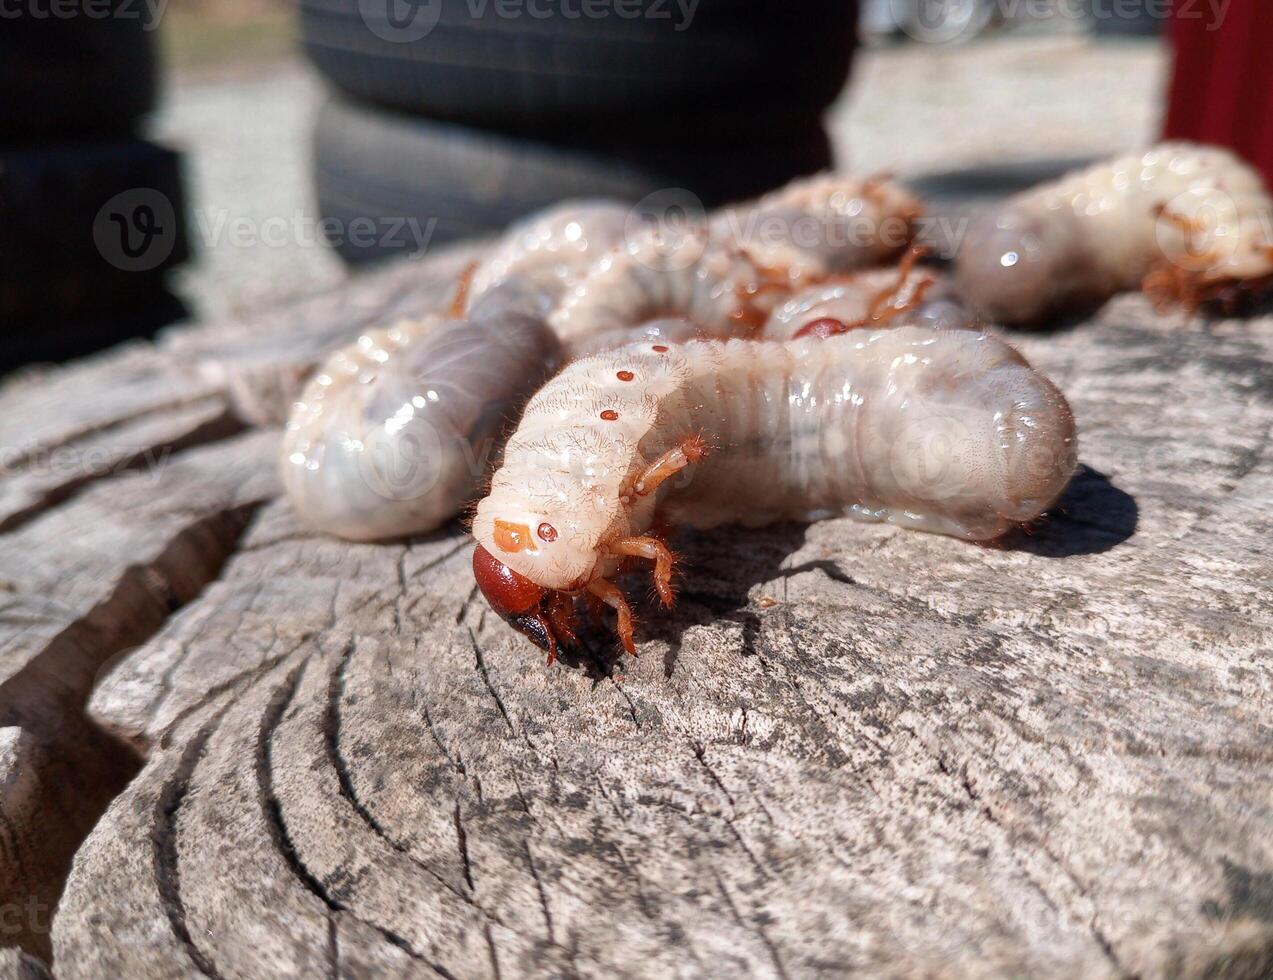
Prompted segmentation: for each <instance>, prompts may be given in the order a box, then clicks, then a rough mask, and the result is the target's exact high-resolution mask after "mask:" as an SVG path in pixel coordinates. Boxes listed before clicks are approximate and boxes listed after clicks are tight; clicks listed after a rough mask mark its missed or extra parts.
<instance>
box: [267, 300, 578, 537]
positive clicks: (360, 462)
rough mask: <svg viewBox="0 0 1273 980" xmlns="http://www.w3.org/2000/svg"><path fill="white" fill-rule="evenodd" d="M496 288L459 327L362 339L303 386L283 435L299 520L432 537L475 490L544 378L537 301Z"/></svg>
mask: <svg viewBox="0 0 1273 980" xmlns="http://www.w3.org/2000/svg"><path fill="white" fill-rule="evenodd" d="M515 285H516V284H515V283H510V284H506V285H504V286H502V287H500V288H498V289H494V290H492V291H491V292H489V293H487V294H486V296H484V297H483V298H482V299H480V300H479V301H477V303H475V304H474V306H473V309H472V311H471V312H470V314H469V318H468V320H467V321H462V320H449V319H444V318H442V317H431V318H428V319H423V320H417V321H411V322H404V323H400V324H398V325H396V326H392V327H388V328H386V329H381V330H373V331H369V332H368V333H366V334H364V335H363V336H361V337H359V338H358V340H357V341H356V342H355V343H354V344H352V345H350V346H349V347H347V348H345V349H344V350H341V351H339V352H337V353H336V354H334V355H333V356H332V357H331V358H330V359H329V360H328V361H327V362H326V363H325V364H324V365H323V366H322V367H321V368H320V369H319V370H318V372H317V373H316V374H315V375H314V377H313V378H311V379H310V381H309V383H308V384H307V385H306V387H305V390H304V392H303V393H302V394H301V397H300V400H299V401H298V402H297V403H296V404H295V406H294V407H293V411H292V415H291V418H290V419H289V420H288V422H287V427H286V430H285V432H284V437H283V449H282V462H281V472H282V479H283V485H284V487H285V489H286V490H287V493H288V496H289V497H290V498H291V500H292V502H293V504H294V505H295V507H296V510H297V513H298V514H299V516H300V518H301V519H302V521H304V523H306V524H307V525H309V526H311V527H314V528H316V529H318V530H321V531H325V532H327V533H329V534H334V535H336V536H338V537H342V538H347V539H350V540H355V541H367V540H376V539H379V538H387V537H398V536H400V535H403V534H411V533H417V532H423V531H428V530H432V529H433V528H435V527H437V526H438V525H440V524H441V523H443V522H444V521H446V520H449V519H450V518H452V517H454V516H455V514H456V513H458V512H459V511H460V509H461V508H462V507H463V506H464V505H465V504H467V503H469V502H470V501H472V500H473V499H474V498H475V497H476V496H477V495H478V493H479V487H480V485H481V481H482V479H483V477H484V476H485V474H486V472H487V468H488V465H487V464H488V458H489V457H490V455H491V452H492V450H493V448H494V443H495V440H496V439H497V438H498V437H499V436H500V435H501V433H502V430H503V429H504V427H505V425H506V424H507V423H508V422H509V420H511V419H512V418H515V417H516V414H517V411H518V409H519V408H520V407H521V405H522V403H523V401H524V400H525V398H526V397H527V396H528V395H529V394H530V393H531V392H532V391H533V390H534V389H535V387H536V385H538V384H539V383H540V382H541V381H542V380H543V378H544V377H545V376H546V375H547V374H548V373H549V370H550V368H551V366H552V365H553V364H554V363H555V359H556V357H557V350H558V345H557V341H556V338H555V337H554V336H553V334H552V332H551V331H550V330H549V329H548V327H547V326H546V325H545V323H544V322H543V319H542V318H541V317H539V316H537V315H535V313H534V312H533V311H534V310H535V308H536V307H537V299H536V296H537V294H536V293H535V291H534V290H531V289H519V288H514V287H515Z"/></svg>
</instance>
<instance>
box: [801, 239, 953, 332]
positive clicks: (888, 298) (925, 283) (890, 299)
mask: <svg viewBox="0 0 1273 980" xmlns="http://www.w3.org/2000/svg"><path fill="white" fill-rule="evenodd" d="M927 251H928V250H927V249H926V248H923V247H916V248H912V249H911V250H910V251H908V252H907V253H906V255H905V256H904V257H903V258H902V261H901V262H900V263H899V265H898V267H897V279H896V280H895V281H893V282H891V283H889V284H888V285H887V286H885V287H884V288H883V289H881V290H879V291H878V292H876V293H875V294H874V295H873V296H872V297H871V299H870V302H869V303H868V304H867V309H866V315H865V316H864V317H862V318H861V319H859V320H855V321H853V322H851V323H846V322H845V321H843V320H837V319H835V318H834V317H820V318H819V319H816V320H811V321H809V322H808V323H806V324H805V325H804V326H803V327H801V328H800V329H799V330H797V331H796V332H795V333H794V334H793V335H792V339H793V340H795V339H799V338H801V337H821V338H826V337H834V336H835V335H836V334H841V333H848V332H849V331H850V330H857V329H858V328H860V327H883V326H885V325H887V324H888V323H889V322H890V321H891V320H894V319H896V318H897V317H899V316H902V315H903V314H905V313H909V312H910V311H911V310H914V309H916V308H917V307H918V306H920V304H922V303H923V302H924V296H925V294H926V293H927V292H928V290H929V289H930V288H931V287H932V286H933V284H934V283H935V282H936V280H935V279H934V278H933V277H932V276H928V275H922V276H920V277H919V278H918V279H917V280H916V281H915V282H914V283H912V282H911V274H912V273H913V272H914V271H915V264H916V263H917V262H918V261H919V260H920V259H921V258H923V257H924V255H925V254H926V252H927Z"/></svg>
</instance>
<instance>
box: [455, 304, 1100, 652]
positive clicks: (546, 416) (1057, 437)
mask: <svg viewBox="0 0 1273 980" xmlns="http://www.w3.org/2000/svg"><path fill="white" fill-rule="evenodd" d="M1076 451H1077V442H1076V437H1075V432H1074V422H1073V417H1072V416H1071V414H1070V410H1069V407H1068V405H1067V404H1066V402H1065V399H1064V397H1063V396H1062V395H1061V393H1060V392H1059V391H1058V390H1057V389H1056V388H1055V387H1054V386H1053V385H1052V383H1051V382H1050V381H1048V380H1047V379H1046V378H1045V377H1043V376H1042V375H1040V374H1038V373H1037V372H1035V371H1034V370H1032V369H1031V368H1030V366H1029V365H1028V364H1027V363H1026V362H1025V360H1024V359H1023V358H1022V357H1021V356H1020V355H1019V354H1018V353H1017V352H1016V351H1015V350H1013V349H1012V348H1011V347H1009V346H1008V345H1007V344H1005V343H1003V342H1002V341H1000V340H998V339H996V338H994V337H992V336H989V335H987V334H984V333H977V332H973V331H965V330H933V329H928V328H922V327H897V328H893V329H885V330H855V331H850V332H846V333H842V334H839V335H836V336H831V337H828V338H826V339H821V338H816V337H809V338H805V339H802V340H795V341H789V342H786V343H775V342H757V341H740V340H733V341H727V342H721V341H691V342H689V343H686V344H682V345H672V344H661V343H655V344H651V343H640V344H634V345H632V346H629V347H625V348H621V349H619V350H615V351H611V352H607V353H603V354H599V355H596V356H593V357H587V358H583V359H581V360H578V361H575V362H574V363H572V364H570V365H569V366H568V367H567V368H566V369H565V370H564V371H562V372H561V374H559V375H558V376H557V377H556V378H554V379H553V380H552V381H551V382H549V383H548V384H547V385H546V386H545V387H544V388H542V389H541V390H540V391H539V392H538V393H537V394H536V395H535V396H534V398H533V399H531V402H530V403H529V405H527V407H526V411H525V413H524V414H523V416H522V419H521V422H520V424H519V426H518V428H517V431H516V432H515V433H514V434H513V436H512V437H511V438H510V439H509V442H508V444H507V446H506V447H505V453H504V461H503V465H502V466H501V467H500V468H499V469H498V470H497V471H496V473H495V475H494V477H493V479H492V483H491V488H490V492H489V495H488V496H487V497H486V498H485V499H483V500H482V501H481V502H480V503H479V504H478V508H477V514H476V518H475V520H474V523H473V536H474V538H475V539H476V541H477V545H478V547H477V549H476V550H475V553H474V559H473V561H474V573H475V576H476V578H477V582H478V585H479V586H480V587H481V589H482V591H483V593H484V594H485V595H486V597H487V600H488V601H489V602H490V604H491V607H492V608H493V609H494V610H495V611H496V612H498V613H499V614H500V615H502V616H503V617H504V618H505V619H507V620H508V621H509V622H510V623H512V624H513V625H514V626H516V627H517V628H518V629H520V630H522V631H523V632H525V633H526V634H527V635H529V636H530V637H531V638H532V639H534V640H535V641H536V642H537V643H539V645H541V646H543V647H544V648H546V649H548V650H549V652H550V662H551V660H552V658H553V657H554V656H555V653H556V650H557V647H558V644H559V643H570V642H571V638H572V636H573V627H574V623H573V614H572V609H573V602H572V597H573V596H575V595H580V594H582V595H584V596H585V597H591V599H592V600H593V601H597V600H599V601H600V602H603V603H605V604H608V605H609V606H611V607H613V608H614V609H615V610H616V611H617V613H618V616H619V623H618V632H619V635H620V638H621V640H622V642H623V645H624V647H625V648H626V649H627V650H628V651H629V652H632V651H633V650H634V647H633V639H632V615H631V611H630V610H629V608H628V605H627V603H626V601H625V600H624V597H623V595H622V593H620V591H619V590H618V588H617V587H616V586H615V585H614V584H613V581H612V579H613V577H614V576H615V575H616V573H617V572H618V570H619V567H620V565H621V564H622V563H623V562H624V561H625V560H626V559H629V558H632V557H637V558H646V559H649V560H651V561H653V562H654V566H655V584H656V586H657V587H658V591H659V594H660V596H661V597H662V598H663V600H664V602H666V603H668V604H670V603H671V601H672V588H671V569H672V566H673V562H674V558H673V555H672V554H671V552H670V551H669V550H668V548H667V546H666V545H665V544H664V543H663V542H662V541H661V540H660V539H658V538H657V537H655V536H653V534H652V533H651V530H650V529H651V528H652V527H653V526H654V525H655V522H656V519H657V520H658V521H659V522H667V523H669V524H673V525H676V524H684V525H689V526H692V527H699V528H703V527H711V526H713V525H717V524H723V523H741V524H748V525H760V524H766V523H769V522H773V521H779V520H784V519H813V518H816V517H819V516H825V515H828V514H836V513H839V514H849V515H852V516H856V517H859V518H862V519H864V520H869V521H883V522H887V523H890V524H895V525H898V526H902V527H909V528H916V529H919V530H925V531H935V532H939V533H943V534H950V535H954V536H957V537H960V538H966V539H970V540H985V539H990V538H994V537H997V536H998V535H1001V534H1003V533H1004V532H1005V531H1007V530H1008V529H1009V528H1011V527H1013V526H1016V525H1019V524H1023V523H1026V522H1029V521H1031V520H1033V519H1035V518H1037V517H1038V516H1040V515H1041V514H1043V513H1044V512H1045V511H1046V510H1047V509H1048V508H1049V507H1050V506H1051V505H1052V504H1053V503H1054V502H1055V501H1056V499H1057V498H1058V497H1059V496H1060V494H1061V492H1062V490H1063V489H1064V487H1065V485H1066V483H1067V482H1068V480H1069V478H1070V476H1071V474H1072V472H1073V469H1074V465H1075V457H1076ZM682 470H685V471H686V472H684V473H681V471H682ZM678 474H680V476H679V478H678V479H674V480H673V479H669V478H670V477H673V476H676V475H678Z"/></svg>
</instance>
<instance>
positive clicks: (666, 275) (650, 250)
mask: <svg viewBox="0 0 1273 980" xmlns="http://www.w3.org/2000/svg"><path fill="white" fill-rule="evenodd" d="M766 281H767V280H766V276H765V274H764V273H763V272H761V271H760V270H759V269H757V268H756V266H755V265H754V264H753V263H752V262H751V261H750V260H748V259H747V258H746V256H744V255H743V254H742V253H741V252H739V251H737V250H735V249H733V248H729V247H726V246H722V245H721V244H720V243H718V242H716V241H714V240H713V239H712V238H711V237H710V235H709V234H708V230H707V229H706V228H704V227H692V226H691V227H686V228H680V229H675V228H674V229H662V228H654V227H651V228H646V229H644V230H643V231H641V232H640V233H636V234H633V235H631V236H630V237H629V238H628V239H627V240H626V241H625V242H624V244H623V245H622V246H621V247H619V248H616V249H614V250H612V251H610V252H608V253H607V254H606V255H604V256H603V257H602V258H601V259H600V260H599V261H598V262H597V264H596V265H595V266H593V268H592V269H591V270H589V272H588V274H587V275H586V276H584V277H583V278H582V279H581V280H579V282H578V283H576V284H575V285H574V286H573V287H572V288H570V289H569V290H568V291H567V292H566V294H565V296H564V297H563V298H562V301H561V303H560V305H559V306H558V307H557V309H555V310H554V311H553V312H552V314H551V315H550V316H549V318H548V322H549V323H550V324H551V325H552V327H553V329H554V330H556V331H557V334H558V336H560V337H561V339H562V340H563V341H564V342H565V343H567V344H574V343H575V342H576V341H577V340H578V339H579V338H581V337H585V336H593V335H596V334H600V333H612V332H614V331H619V330H625V329H629V328H633V327H639V326H641V325H642V324H644V323H647V322H649V321H651V320H655V319H665V318H683V319H686V320H689V321H691V322H692V323H694V324H695V325H696V326H697V327H698V328H699V330H701V331H702V332H703V333H705V334H707V335H709V336H713V337H730V336H747V335H749V334H752V333H754V332H755V331H756V329H757V328H758V327H759V326H760V325H761V324H762V323H763V322H764V317H765V312H764V309H763V308H762V306H761V305H760V296H761V295H762V293H764V292H765V286H766Z"/></svg>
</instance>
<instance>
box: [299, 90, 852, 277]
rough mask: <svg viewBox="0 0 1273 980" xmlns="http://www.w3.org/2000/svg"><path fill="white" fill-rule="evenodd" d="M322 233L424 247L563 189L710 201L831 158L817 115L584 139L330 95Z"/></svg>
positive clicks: (373, 253)
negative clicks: (593, 142) (606, 140)
mask: <svg viewBox="0 0 1273 980" xmlns="http://www.w3.org/2000/svg"><path fill="white" fill-rule="evenodd" d="M313 162H314V183H315V190H316V194H317V198H318V209H319V212H320V213H321V215H322V217H323V219H324V225H325V228H324V233H325V234H326V236H327V238H328V241H329V242H330V243H331V244H332V245H333V246H334V247H335V248H336V250H337V252H338V253H339V254H340V255H341V256H342V257H343V258H344V259H345V260H346V261H348V262H353V263H358V262H365V261H369V260H375V259H381V258H386V257H389V256H392V255H401V254H405V253H409V252H413V251H421V250H424V249H427V248H428V247H431V246H435V245H443V244H446V243H448V242H452V241H456V240H459V239H463V238H470V237H474V236H477V235H485V234H491V233H493V232H497V231H501V230H503V229H504V228H505V227H506V226H507V225H508V224H509V223H510V222H511V221H514V220H516V219H517V218H519V217H521V216H523V215H525V214H528V213H530V212H532V211H536V210H538V209H540V208H544V207H547V206H548V205H550V204H554V203H556V202H557V201H560V200H562V199H563V198H572V197H574V198H579V197H614V198H619V199H621V200H631V201H636V200H639V199H641V198H642V197H644V196H646V195H647V194H650V193H653V192H654V191H658V190H664V189H668V188H681V189H685V190H689V191H691V192H692V193H694V194H695V195H697V196H698V197H699V198H700V199H701V200H702V202H703V204H704V206H706V207H713V206H716V205H718V204H723V203H725V202H727V201H733V200H738V199H741V198H745V197H750V196H752V195H754V194H759V193H761V192H762V191H765V190H768V189H770V188H772V187H776V186H778V185H780V184H784V183H786V182H787V181H789V180H792V179H794V178H795V177H799V176H802V175H805V174H811V173H816V172H817V171H819V170H825V169H828V168H829V167H830V166H831V165H832V163H833V158H832V152H831V146H830V142H829V140H828V139H827V135H826V132H825V131H824V130H823V129H822V127H821V124H820V123H819V122H818V121H817V120H807V121H804V122H801V123H793V124H791V125H790V128H789V129H788V130H787V131H773V130H772V129H771V130H770V131H768V132H766V133H763V134H756V138H755V142H754V145H753V146H751V147H749V148H747V149H740V148H738V147H708V148H707V149H683V148H677V149H659V148H653V149H652V148H650V147H642V146H626V147H616V146H611V147H608V148H606V149H605V150H601V149H584V148H580V147H578V146H569V145H562V144H556V143H549V142H546V141H543V140H531V139H524V138H521V137H517V136H508V135H503V134H497V133H491V132H488V131H485V130H477V129H471V128H468V127H463V126H456V125H454V124H451V123H439V122H432V121H429V120H424V119H419V118H416V117H413V116H405V115H401V114H397V113H390V112H386V111H384V110H380V109H374V108H370V107H366V106H360V105H355V104H353V103H350V102H347V101H344V100H332V101H330V102H329V103H328V104H327V105H325V106H324V107H323V109H322V111H321V112H320V114H319V118H318V125H317V128H316V130H315V134H314V161H313Z"/></svg>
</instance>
